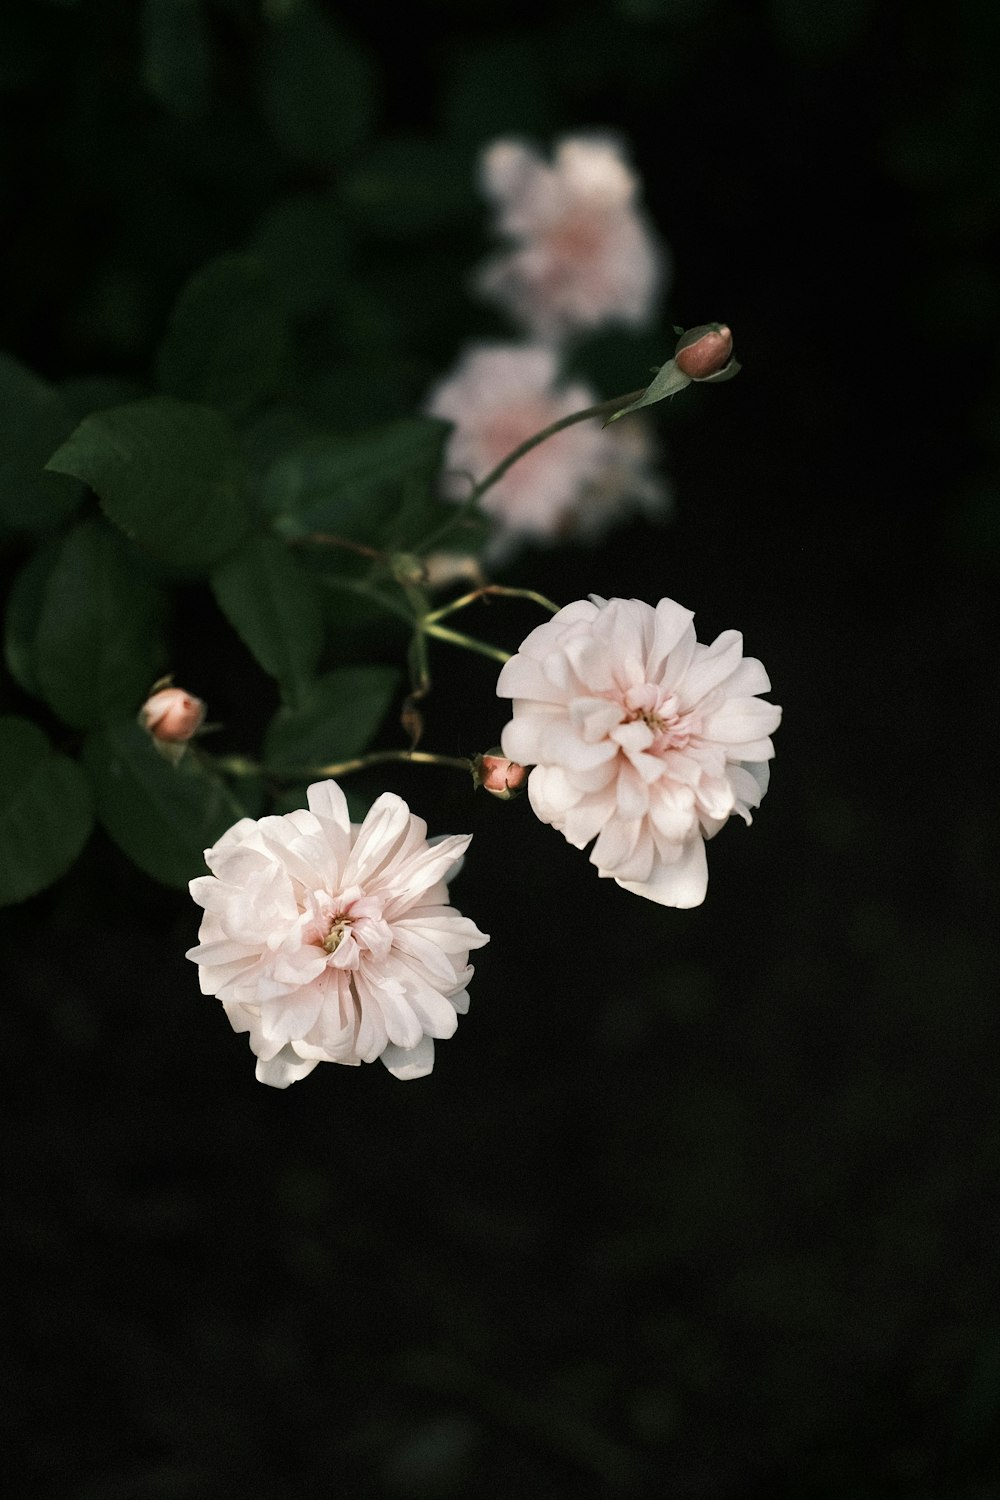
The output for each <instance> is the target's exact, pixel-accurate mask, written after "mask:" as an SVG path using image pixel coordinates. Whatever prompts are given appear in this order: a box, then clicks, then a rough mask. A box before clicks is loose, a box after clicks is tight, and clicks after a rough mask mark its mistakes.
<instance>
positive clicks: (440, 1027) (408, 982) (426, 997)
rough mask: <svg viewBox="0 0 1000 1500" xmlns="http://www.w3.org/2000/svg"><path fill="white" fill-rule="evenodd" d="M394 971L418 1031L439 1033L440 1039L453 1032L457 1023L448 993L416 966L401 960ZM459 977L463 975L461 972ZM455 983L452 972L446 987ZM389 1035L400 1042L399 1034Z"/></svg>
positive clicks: (437, 1034)
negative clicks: (403, 989) (416, 1023)
mask: <svg viewBox="0 0 1000 1500" xmlns="http://www.w3.org/2000/svg"><path fill="white" fill-rule="evenodd" d="M397 972H398V973H399V975H400V978H401V979H402V982H403V984H404V986H405V990H406V999H407V1002H408V1004H409V1005H410V1007H411V1008H412V1010H413V1014H414V1015H415V1016H416V1018H417V1021H418V1022H419V1025H420V1029H421V1031H422V1032H423V1033H426V1035H427V1036H433V1037H438V1038H439V1039H440V1040H442V1041H444V1040H446V1039H447V1038H448V1037H450V1036H454V1034H455V1031H456V1028H457V1027H458V1012H457V1011H456V1010H455V1007H454V1006H453V1005H452V1003H451V1001H450V1000H449V999H448V997H447V995H443V994H442V993H441V991H440V990H437V989H435V988H434V986H433V985H430V984H428V983H427V982H426V980H424V979H422V978H421V976H420V974H418V973H417V972H416V970H415V969H413V968H411V967H410V966H408V965H407V964H405V963H400V966H399V969H398V971H397ZM462 977H463V978H465V977H466V976H465V975H464V974H463V975H462ZM455 987H456V985H455V976H454V975H452V980H451V983H450V984H449V985H448V989H449V990H451V989H454V988H455ZM390 1039H391V1040H394V1041H396V1042H397V1044H398V1045H400V1046H402V1045H403V1043H402V1042H401V1041H400V1039H399V1038H398V1037H393V1036H392V1033H391V1031H390ZM413 1045H415V1043H414V1044H413Z"/></svg>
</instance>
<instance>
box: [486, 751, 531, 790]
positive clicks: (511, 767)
mask: <svg viewBox="0 0 1000 1500" xmlns="http://www.w3.org/2000/svg"><path fill="white" fill-rule="evenodd" d="M472 779H473V781H474V782H475V783H476V786H481V787H482V788H483V790H484V791H487V792H489V793H490V795H491V796H492V797H499V798H500V800H501V801H502V802H509V801H510V799H511V797H516V796H518V794H519V793H520V792H523V791H524V789H525V787H526V786H527V784H528V767H527V766H521V765H518V763H517V761H516V760H508V759H507V758H506V756H505V755H503V754H502V752H501V750H500V748H499V746H497V747H496V748H495V749H494V750H487V752H486V754H485V755H477V756H476V757H475V758H474V760H473V762H472Z"/></svg>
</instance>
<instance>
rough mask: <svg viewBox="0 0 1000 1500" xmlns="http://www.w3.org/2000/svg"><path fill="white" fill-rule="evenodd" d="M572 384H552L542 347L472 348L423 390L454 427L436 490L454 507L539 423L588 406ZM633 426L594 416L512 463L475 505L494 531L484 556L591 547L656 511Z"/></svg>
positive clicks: (638, 428)
mask: <svg viewBox="0 0 1000 1500" xmlns="http://www.w3.org/2000/svg"><path fill="white" fill-rule="evenodd" d="M597 400H598V397H597V396H596V395H595V394H594V392H593V391H592V390H591V389H590V387H589V386H587V385H585V384H583V382H581V381H575V382H573V383H571V384H565V385H560V384H559V382H558V357H557V355H556V354H555V352H554V351H553V350H552V349H551V348H549V347H547V346H545V345H541V344H534V345H532V344H528V345H517V344H480V345H476V346H475V347H473V348H472V349H469V350H468V351H467V352H466V353H465V354H464V356H463V357H462V359H461V360H460V361H459V363H458V366H457V368H456V369H455V371H454V372H453V373H452V374H451V375H449V376H447V377H446V379H445V380H443V381H442V382H441V383H440V384H439V385H438V386H436V387H435V389H434V390H433V391H432V392H431V394H430V396H429V398H428V401H427V405H426V410H427V411H428V412H429V413H430V414H431V415H432V416H435V417H443V418H444V419H445V420H446V421H449V422H452V423H454V427H455V430H454V432H453V433H452V434H451V437H450V438H449V439H448V448H447V455H446V459H445V475H444V480H443V486H444V493H445V495H446V496H447V497H448V498H449V499H452V500H456V501H462V500H464V499H465V497H466V496H467V495H468V493H469V491H470V489H471V487H472V484H473V482H474V481H476V480H481V479H484V478H485V477H486V475H487V474H489V473H490V472H491V471H492V470H493V469H495V468H496V466H497V465H498V464H499V463H500V461H501V459H504V458H506V457H507V455H508V453H511V452H512V451H513V450H514V449H515V448H516V447H517V446H518V445H519V444H520V443H522V442H524V441H525V440H526V439H527V438H529V437H533V436H534V435H535V433H537V432H541V430H542V429H543V428H544V427H548V426H549V425H550V424H551V423H553V422H557V421H559V420H560V418H562V417H568V416H570V415H572V413H573V412H577V411H582V410H583V409H584V408H585V407H588V406H593V405H594V404H595V403H596V402H597ZM654 457H655V455H654V451H653V445H652V443H651V442H650V440H649V437H648V435H647V431H646V429H645V428H644V427H643V426H642V424H641V423H640V422H635V423H617V424H615V425H613V426H610V427H602V426H601V424H600V422H599V421H597V420H596V419H595V420H593V421H589V422H579V423H576V424H574V425H573V426H572V427H567V428H565V429H564V431H562V432H557V433H555V434H554V435H553V436H552V437H550V438H547V439H546V440H545V441H544V442H543V443H540V444H539V445H538V447H537V448H532V449H531V450H530V451H529V452H528V453H526V454H524V456H523V457H522V458H519V459H518V460H517V462H516V463H514V464H512V465H511V467H510V468H509V469H508V470H507V472H506V474H504V475H503V476H502V478H500V479H499V480H498V481H497V482H496V484H494V485H493V486H491V488H490V489H488V490H487V491H486V493H485V495H483V497H482V499H481V501H480V502H479V509H480V510H482V511H484V512H485V513H486V514H487V515H489V516H491V517H492V519H493V521H494V522H495V524H496V528H497V529H496V533H495V536H494V538H493V540H492V541H491V543H490V544H489V546H488V547H487V550H486V560H487V562H488V563H491V564H494V565H495V564H497V563H498V562H502V561H505V560H506V559H507V557H508V556H509V554H510V553H511V551H512V550H514V549H515V548H516V546H517V543H518V542H519V541H520V540H524V539H529V538H530V539H531V540H532V541H535V542H540V543H549V542H554V541H560V540H566V539H575V540H579V541H594V540H596V539H597V538H598V537H600V536H601V535H602V534H603V532H605V531H606V530H607V529H608V527H609V526H610V525H613V524H614V522H616V521H620V520H623V519H625V518H626V517H627V516H629V515H631V514H633V513H635V512H636V511H640V512H643V513H645V514H648V515H657V514H661V513H662V512H663V511H664V510H665V509H666V508H667V506H668V492H667V488H666V485H665V484H664V481H663V480H662V478H661V477H660V476H659V475H658V474H656V473H655V472H654V470H653V467H652V465H653V461H654Z"/></svg>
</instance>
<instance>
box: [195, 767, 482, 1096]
mask: <svg viewBox="0 0 1000 1500" xmlns="http://www.w3.org/2000/svg"><path fill="white" fill-rule="evenodd" d="M308 800H309V811H308V812H307V811H305V810H302V811H299V812H291V813H286V814H284V816H281V817H268V818H261V819H260V820H259V821H257V822H255V821H253V819H251V818H243V819H242V820H241V821H240V822H239V823H237V824H236V825H235V826H234V827H233V828H230V829H229V831H228V833H225V834H223V836H222V838H221V839H220V840H219V842H218V843H217V844H216V845H215V846H214V847H213V848H211V849H208V850H206V851H205V862H206V863H207V865H208V867H209V869H210V870H211V871H212V874H211V875H202V876H199V877H198V879H196V880H192V881H191V895H192V896H193V897H194V899H195V901H196V902H197V903H198V905H199V906H203V907H204V908H205V916H204V917H203V919H202V923H201V928H200V931H199V934H198V936H199V939H200V942H199V945H198V947H196V948H192V949H191V950H190V952H189V953H188V955H187V957H188V958H190V959H193V961H194V962H195V963H196V964H198V965H199V978H200V980H201V989H202V993H203V994H206V995H217V996H218V998H219V999H220V1000H221V1001H222V1004H223V1006H224V1008H225V1011H226V1014H227V1016H228V1017H229V1020H230V1023H231V1025H232V1027H233V1030H234V1031H247V1032H249V1033H250V1046H251V1048H252V1050H253V1051H254V1053H255V1054H256V1056H257V1058H258V1062H257V1077H258V1078H259V1079H260V1081H261V1083H269V1084H273V1085H274V1086H275V1087H276V1088H286V1087H287V1086H288V1084H290V1083H295V1082H297V1080H298V1079H300V1078H304V1077H305V1076H306V1074H307V1073H311V1072H312V1070H313V1068H315V1066H316V1064H317V1063H320V1062H338V1063H353V1064H357V1063H362V1062H374V1060H375V1058H377V1057H380V1058H381V1059H382V1061H383V1063H384V1064H385V1066H386V1067H387V1068H388V1069H389V1072H390V1073H394V1074H395V1076H396V1077H397V1078H420V1077H422V1076H423V1075H424V1074H425V1073H429V1072H430V1071H431V1068H432V1067H433V1066H434V1038H435V1037H449V1036H451V1035H452V1033H453V1032H454V1030H455V1028H456V1026H457V1025H458V1017H459V1015H460V1014H464V1013H465V1011H466V1010H467V1009H468V1005H469V997H468V994H467V992H466V990H465V988H464V986H465V984H466V982H467V981H468V979H469V977H470V976H471V974H472V972H473V971H472V968H471V967H470V966H469V963H468V958H469V950H470V948H481V947H482V946H483V944H484V943H486V942H488V941H489V939H488V938H487V937H486V936H485V934H484V933H481V932H480V931H479V929H478V928H477V927H476V926H475V924H474V923H473V922H471V921H470V920H469V919H468V918H467V917H463V916H462V915H461V914H460V913H459V912H457V911H456V910H455V909H454V908H453V907H451V906H449V905H448V892H447V888H446V885H445V881H446V880H447V878H448V877H449V875H451V874H454V873H455V869H456V867H457V865H458V864H459V863H460V861H461V857H462V854H463V853H464V851H465V849H466V848H467V847H468V844H469V840H470V838H471V835H454V836H451V837H447V838H442V839H439V840H434V841H433V842H431V843H428V841H427V838H426V834H427V825H426V823H424V821H423V820H422V819H421V818H417V817H414V816H413V815H412V814H411V812H410V810H409V808H408V807H407V805H406V803H405V802H404V801H403V800H402V798H400V797H397V796H395V795H394V794H393V793H392V792H385V793H383V795H382V796H381V797H379V799H378V801H377V802H375V804H374V805H373V806H372V808H371V810H370V812H369V813H368V816H367V817H366V818H365V820H364V822H363V823H360V824H358V823H352V822H351V821H350V818H349V816H348V812H347V803H346V800H345V798H344V794H343V792H342V791H341V790H340V788H339V786H337V784H336V782H334V781H322V782H317V783H316V784H315V785H314V786H311V787H310V788H309V793H308Z"/></svg>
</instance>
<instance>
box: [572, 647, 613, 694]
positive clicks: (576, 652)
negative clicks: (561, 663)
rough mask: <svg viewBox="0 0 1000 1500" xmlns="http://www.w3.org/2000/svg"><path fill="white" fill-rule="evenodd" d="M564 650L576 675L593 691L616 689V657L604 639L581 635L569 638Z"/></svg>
mask: <svg viewBox="0 0 1000 1500" xmlns="http://www.w3.org/2000/svg"><path fill="white" fill-rule="evenodd" d="M563 650H564V652H565V655H566V660H567V661H568V662H569V664H570V666H571V667H572V669H573V673H574V675H575V676H576V678H577V679H578V680H579V682H580V683H582V684H583V685H584V686H585V687H586V688H588V689H589V690H590V692H591V693H610V692H613V691H614V687H615V673H614V658H613V656H612V653H611V652H610V651H609V650H608V648H607V646H606V645H605V643H604V642H603V641H597V640H594V638H593V636H591V635H579V636H575V637H573V638H572V639H571V640H568V641H567V642H566V643H565V645H564V647H563Z"/></svg>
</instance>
